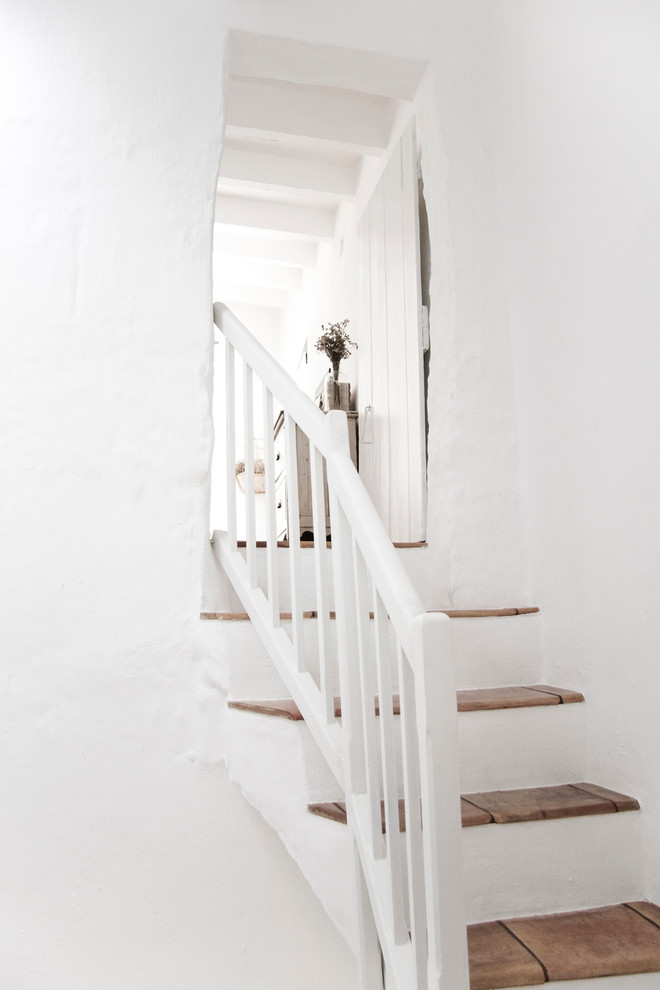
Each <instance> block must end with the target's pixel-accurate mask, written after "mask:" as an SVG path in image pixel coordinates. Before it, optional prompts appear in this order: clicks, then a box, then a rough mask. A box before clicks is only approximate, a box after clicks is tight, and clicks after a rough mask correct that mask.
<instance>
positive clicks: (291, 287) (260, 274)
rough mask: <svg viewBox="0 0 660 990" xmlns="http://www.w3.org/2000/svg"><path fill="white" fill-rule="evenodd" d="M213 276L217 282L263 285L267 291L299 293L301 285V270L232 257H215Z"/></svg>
mask: <svg viewBox="0 0 660 990" xmlns="http://www.w3.org/2000/svg"><path fill="white" fill-rule="evenodd" d="M213 275H214V277H215V278H217V279H218V280H219V281H226V282H234V283H236V284H240V285H263V286H266V287H267V288H269V289H283V290H284V291H285V292H299V291H300V290H301V289H302V285H303V272H302V268H293V267H290V266H287V265H276V264H270V263H268V262H263V261H252V260H249V259H247V258H236V257H234V256H232V255H229V256H228V255H215V254H214V258H213Z"/></svg>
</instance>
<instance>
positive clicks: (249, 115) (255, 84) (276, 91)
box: [227, 77, 397, 154]
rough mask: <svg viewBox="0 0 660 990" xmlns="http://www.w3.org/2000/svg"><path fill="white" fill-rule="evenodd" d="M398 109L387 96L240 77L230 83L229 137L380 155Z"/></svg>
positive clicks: (384, 147) (228, 106)
mask: <svg viewBox="0 0 660 990" xmlns="http://www.w3.org/2000/svg"><path fill="white" fill-rule="evenodd" d="M396 106H397V105H396V103H395V102H394V101H392V100H388V99H387V98H385V97H382V96H368V95H365V94H364V93H355V92H351V91H347V90H341V89H326V88H323V87H321V86H296V85H293V84H291V83H286V82H275V81H273V80H266V79H253V78H249V77H240V78H237V77H235V78H232V79H230V84H229V99H228V104H227V134H228V135H229V136H230V137H232V136H237V135H243V136H246V137H257V136H261V137H270V138H273V139H275V140H276V139H277V138H278V137H284V138H286V140H287V141H288V142H296V143H299V144H301V145H302V146H303V147H305V146H308V147H339V148H342V149H344V150H347V151H355V152H358V153H359V154H378V153H381V152H383V151H385V149H386V148H387V146H388V143H389V137H390V132H391V129H392V124H393V121H394V115H395V110H396Z"/></svg>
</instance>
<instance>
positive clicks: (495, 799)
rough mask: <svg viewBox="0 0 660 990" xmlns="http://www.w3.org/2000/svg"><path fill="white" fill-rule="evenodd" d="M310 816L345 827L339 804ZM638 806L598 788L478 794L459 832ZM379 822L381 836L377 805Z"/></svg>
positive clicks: (466, 805) (468, 802)
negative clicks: (479, 826) (464, 829)
mask: <svg viewBox="0 0 660 990" xmlns="http://www.w3.org/2000/svg"><path fill="white" fill-rule="evenodd" d="M307 810H308V811H309V812H310V814H312V815H318V816H319V817H321V818H329V819H330V820H331V821H334V822H338V823H339V824H341V825H345V824H346V804H345V803H344V802H343V801H332V802H322V803H317V804H310V805H308V806H307ZM637 810H639V803H638V801H636V800H635V798H633V797H630V796H629V795H627V794H619V793H618V792H617V791H611V790H609V789H608V788H605V787H600V786H599V785H598V784H588V783H579V784H554V785H552V786H549V787H522V788H516V789H515V790H508V791H482V792H478V793H475V794H464V795H462V796H461V824H462V825H463V828H471V827H473V826H476V825H492V824H494V825H511V824H515V823H518V822H535V821H548V820H550V819H557V818H581V817H583V816H585V815H612V814H616V813H617V812H621V811H637ZM381 822H382V829H383V832H385V810H384V804H383V802H382V801H381ZM399 830H400V831H401V832H405V830H406V812H405V802H404V801H403V799H400V800H399Z"/></svg>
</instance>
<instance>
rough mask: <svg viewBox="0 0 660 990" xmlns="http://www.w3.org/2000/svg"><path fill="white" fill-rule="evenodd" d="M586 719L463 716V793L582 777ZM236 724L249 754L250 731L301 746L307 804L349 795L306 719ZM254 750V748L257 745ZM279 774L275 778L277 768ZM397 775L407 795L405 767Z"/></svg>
mask: <svg viewBox="0 0 660 990" xmlns="http://www.w3.org/2000/svg"><path fill="white" fill-rule="evenodd" d="M583 716H584V713H583V710H582V706H580V705H557V706H552V707H547V708H522V709H508V710H507V709H500V710H498V711H492V712H462V713H460V714H459V716H458V730H459V731H458V744H459V773H460V784H461V791H462V792H463V793H464V794H465V793H469V792H472V791H481V790H489V791H491V790H502V789H507V788H514V787H538V786H541V785H549V784H565V783H571V782H573V783H577V782H579V781H581V780H584V779H585V776H586V771H585V765H584V746H583V737H584V717H583ZM232 726H236V731H238V732H239V733H240V736H241V738H242V739H243V740H244V745H245V747H246V748H247V749H249V750H251V745H252V744H251V742H250V731H251V727H253V728H254V729H255V732H258V733H260V734H261V735H263V737H264V738H266V739H269V740H270V746H271V747H278V746H280V745H283V746H287V745H295V746H296V747H297V752H298V753H299V754H300V760H301V766H300V773H301V777H300V779H299V780H298V781H297V783H296V787H297V788H299V789H300V794H301V796H302V799H303V800H305V801H306V802H310V803H314V802H317V801H341V800H343V791H342V789H341V787H340V786H339V784H338V783H337V781H336V780H335V778H334V776H333V775H332V773H331V771H330V769H329V768H328V767H327V765H326V763H325V761H324V760H323V757H322V756H321V755H320V753H319V751H318V748H317V747H316V745H315V743H314V741H313V739H312V736H311V733H310V732H309V729H308V727H307V726H306V725H305V723H304V722H291V721H289V720H287V719H280V718H273V717H270V716H266V715H256V714H254V713H252V712H234V713H232ZM395 726H396V727H397V730H398V728H399V726H400V720H399V718H395ZM398 735H399V733H398V731H397V736H398ZM294 738H295V742H294ZM287 740H288V741H287ZM397 742H398V740H397ZM253 745H256V740H255V741H254V742H253ZM397 752H398V753H399V754H400V752H401V748H400V744H399V745H397ZM274 773H275V775H277V768H275V769H274ZM287 776H288V774H287ZM398 777H399V786H400V789H401V793H403V785H402V775H401V770H400V768H399V773H398ZM596 783H606V781H597V782H596Z"/></svg>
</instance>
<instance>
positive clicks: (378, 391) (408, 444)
mask: <svg viewBox="0 0 660 990" xmlns="http://www.w3.org/2000/svg"><path fill="white" fill-rule="evenodd" d="M358 255H359V265H358V269H359V281H360V287H361V298H362V299H363V301H364V302H363V309H362V312H363V313H364V318H363V323H362V324H361V326H360V349H359V351H358V374H359V384H360V393H359V394H360V415H361V419H362V423H361V427H360V436H361V440H362V437H363V432H364V426H365V423H364V416H365V412H364V409H365V406H366V405H371V406H372V413H371V416H370V419H371V422H370V423H369V424H368V426H367V429H368V433H369V437H368V439H370V440H371V443H364V442H361V443H360V474H361V475H362V478H363V481H364V483H365V485H366V487H367V490H368V491H369V494H370V495H371V497H372V499H373V501H374V504H375V505H376V508H377V509H378V512H379V514H380V517H381V519H382V520H383V523H384V525H385V526H386V528H387V529H388V531H389V533H390V536H391V537H392V539H393V540H401V541H416V540H422V539H424V537H425V525H426V523H425V520H426V438H425V410H424V382H423V358H422V343H421V283H420V267H419V217H418V194H417V148H416V140H415V126H414V120H412V121H411V122H410V124H409V125H408V127H407V128H406V130H405V132H404V134H403V137H402V139H401V141H400V143H399V144H398V145H397V147H396V148H395V149H394V151H393V153H392V156H391V158H390V161H389V162H388V165H387V167H386V169H385V171H384V173H383V176H382V178H381V180H380V182H379V183H378V185H377V186H376V189H375V190H374V193H373V195H372V198H371V200H370V202H369V204H368V206H367V208H366V210H365V213H364V216H363V218H362V220H361V221H360V225H359V228H358ZM363 341H364V345H363ZM368 394H370V396H371V401H370V402H367V401H366V396H367V395H368Z"/></svg>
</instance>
